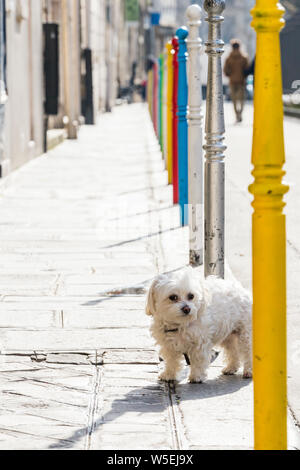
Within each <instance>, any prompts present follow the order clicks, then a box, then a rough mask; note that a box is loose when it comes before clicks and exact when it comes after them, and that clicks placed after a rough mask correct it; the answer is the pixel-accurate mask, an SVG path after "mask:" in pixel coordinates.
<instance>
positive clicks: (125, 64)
mask: <svg viewBox="0 0 300 470" xmlns="http://www.w3.org/2000/svg"><path fill="white" fill-rule="evenodd" d="M45 25H47V28H46V27H45ZM52 27H53V28H52ZM45 31H48V36H46V33H45ZM55 32H57V37H56V38H55V39H56V41H57V42H56V43H55V42H54V43H52V45H51V38H52V35H53V34H56V33H55ZM46 37H47V38H48V42H47V40H46ZM49 38H50V39H49ZM48 43H50V46H51V50H50V51H48V50H46V48H48V45H49V44H48ZM53 44H54V46H55V44H57V54H56V55H55V47H53ZM137 44H138V22H136V24H135V25H133V24H132V23H130V22H129V21H126V18H125V0H40V1H37V0H0V174H1V176H2V177H3V176H5V175H7V174H8V173H9V172H10V171H11V170H14V169H16V168H18V167H20V166H21V165H23V164H24V163H26V162H27V161H29V160H30V159H32V158H34V157H36V156H38V155H41V154H42V153H43V152H44V151H45V145H46V142H47V131H48V130H51V129H63V130H64V131H65V132H66V135H67V137H68V138H71V139H74V138H77V135H78V131H79V128H80V125H81V123H82V122H84V121H86V122H87V123H88V124H92V123H93V122H95V120H96V119H97V114H98V112H103V111H110V110H111V109H112V107H113V106H114V104H115V102H116V100H117V98H118V94H119V89H120V87H122V86H126V85H127V84H128V83H129V80H130V76H131V69H132V62H134V61H136V60H137V57H136V55H137V50H138V48H137ZM134 48H136V50H135V49H134ZM129 57H130V60H129ZM55 60H56V62H57V64H56V63H55ZM49 61H50V62H49ZM56 65H57V75H56V74H55V73H54V68H56ZM48 74H49V76H48ZM54 82H57V83H54ZM45 83H47V86H46V85H45ZM54 92H55V93H57V112H53V114H51V115H45V109H46V110H47V109H49V106H48V107H47V99H48V95H47V93H50V95H51V93H52V95H51V96H50V97H51V99H52V104H53V102H54V101H53V100H55V98H56V97H55V96H54V95H53V93H54ZM52 108H53V106H52ZM54 108H55V106H54Z"/></svg>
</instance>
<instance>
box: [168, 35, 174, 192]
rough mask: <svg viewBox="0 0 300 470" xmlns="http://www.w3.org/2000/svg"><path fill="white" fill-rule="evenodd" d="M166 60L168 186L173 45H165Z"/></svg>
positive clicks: (170, 174) (170, 180)
mask: <svg viewBox="0 0 300 470" xmlns="http://www.w3.org/2000/svg"><path fill="white" fill-rule="evenodd" d="M166 49H167V54H168V59H167V70H168V72H167V80H166V81H167V168H168V181H169V184H172V182H173V113H172V106H173V45H172V42H171V41H169V42H168V43H167V45H166Z"/></svg>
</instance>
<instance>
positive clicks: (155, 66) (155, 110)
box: [152, 61, 158, 136]
mask: <svg viewBox="0 0 300 470" xmlns="http://www.w3.org/2000/svg"><path fill="white" fill-rule="evenodd" d="M152 110H153V126H154V130H155V133H156V135H157V136H158V63H157V61H155V62H154V64H153V106H152Z"/></svg>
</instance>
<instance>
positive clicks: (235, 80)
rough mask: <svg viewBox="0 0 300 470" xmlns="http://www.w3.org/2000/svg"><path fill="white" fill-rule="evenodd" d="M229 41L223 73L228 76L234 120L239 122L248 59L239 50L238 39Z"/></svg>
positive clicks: (242, 106) (239, 43)
mask: <svg viewBox="0 0 300 470" xmlns="http://www.w3.org/2000/svg"><path fill="white" fill-rule="evenodd" d="M230 43H231V46H232V51H231V53H230V55H229V56H228V58H227V60H226V62H225V66H224V73H225V75H226V76H227V77H229V86H230V94H231V99H232V102H233V106H234V111H235V114H236V120H237V122H241V121H242V113H243V109H244V102H245V98H246V75H245V72H246V70H247V69H248V67H249V60H248V57H247V55H245V54H244V53H243V52H242V51H241V42H240V41H239V39H232V40H231V42H230Z"/></svg>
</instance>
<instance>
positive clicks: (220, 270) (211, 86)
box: [204, 0, 226, 278]
mask: <svg viewBox="0 0 300 470" xmlns="http://www.w3.org/2000/svg"><path fill="white" fill-rule="evenodd" d="M224 8H225V0H213V1H212V0H205V2H204V9H205V11H206V12H207V14H208V17H207V18H206V21H207V22H208V41H207V42H206V44H205V45H206V53H207V55H208V77H207V98H206V125H205V132H206V145H205V146H204V150H205V152H206V155H205V157H206V161H205V176H204V194H205V197H204V214H205V215H204V218H205V221H204V226H205V229H204V231H205V253H204V273H205V276H206V277H207V276H211V275H214V276H218V277H220V278H224V224H225V163H224V158H225V155H224V152H225V150H226V146H225V145H224V142H223V141H224V133H225V122H224V102H223V81H222V63H221V56H222V54H223V52H224V42H223V41H222V39H221V23H222V21H223V20H224V18H223V16H221V14H222V12H223V10H224Z"/></svg>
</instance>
